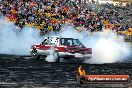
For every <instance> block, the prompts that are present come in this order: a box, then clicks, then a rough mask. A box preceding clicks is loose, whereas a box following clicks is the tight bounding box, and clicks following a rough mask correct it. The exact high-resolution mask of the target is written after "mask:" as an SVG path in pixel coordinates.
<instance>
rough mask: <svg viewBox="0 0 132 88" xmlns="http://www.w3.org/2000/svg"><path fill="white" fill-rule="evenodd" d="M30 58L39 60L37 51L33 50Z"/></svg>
mask: <svg viewBox="0 0 132 88" xmlns="http://www.w3.org/2000/svg"><path fill="white" fill-rule="evenodd" d="M31 56H32V58H33V59H39V58H40V56H39V55H38V53H37V50H35V49H33V50H32V51H31Z"/></svg>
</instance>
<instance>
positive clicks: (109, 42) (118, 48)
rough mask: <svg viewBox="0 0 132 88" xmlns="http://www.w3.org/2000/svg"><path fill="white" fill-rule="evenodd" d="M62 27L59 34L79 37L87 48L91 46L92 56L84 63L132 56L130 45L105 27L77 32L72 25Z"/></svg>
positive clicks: (117, 59)
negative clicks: (98, 30)
mask: <svg viewBox="0 0 132 88" xmlns="http://www.w3.org/2000/svg"><path fill="white" fill-rule="evenodd" d="M63 29H64V30H63ZM63 29H62V30H63V31H62V32H61V33H60V35H61V36H63V37H71V38H76V39H79V40H80V41H81V42H82V43H83V44H84V45H85V46H86V47H87V48H92V58H91V59H89V60H86V61H85V63H114V62H121V61H124V60H125V59H127V58H128V57H131V56H132V52H131V45H130V44H129V43H126V42H125V41H124V39H123V36H119V35H117V34H115V33H113V32H112V31H109V30H106V29H105V30H103V31H102V32H95V33H91V32H89V31H84V32H80V33H79V32H77V31H76V30H75V28H74V27H72V26H69V27H68V26H65V27H64V28H63ZM65 29H66V30H65Z"/></svg>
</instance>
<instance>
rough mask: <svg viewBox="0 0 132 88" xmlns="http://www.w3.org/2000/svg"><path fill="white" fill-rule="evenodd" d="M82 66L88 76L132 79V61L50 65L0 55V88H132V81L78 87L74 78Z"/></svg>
mask: <svg viewBox="0 0 132 88" xmlns="http://www.w3.org/2000/svg"><path fill="white" fill-rule="evenodd" d="M80 65H82V66H84V68H85V69H86V72H87V74H129V75H130V76H131V75H132V61H129V63H128V62H125V63H113V64H77V63H48V62H45V61H43V60H33V59H31V58H30V57H25V56H13V55H0V88H59V87H60V88H65V87H66V88H69V87H70V88H80V87H81V88H96V87H103V88H107V87H112V88H113V87H119V88H122V87H123V88H132V81H130V83H126V84H121V83H120V84H119V83H118V84H103V83H100V84H84V85H78V84H77V82H76V78H75V77H76V72H77V68H78V67H79V66H80ZM131 79H132V76H131Z"/></svg>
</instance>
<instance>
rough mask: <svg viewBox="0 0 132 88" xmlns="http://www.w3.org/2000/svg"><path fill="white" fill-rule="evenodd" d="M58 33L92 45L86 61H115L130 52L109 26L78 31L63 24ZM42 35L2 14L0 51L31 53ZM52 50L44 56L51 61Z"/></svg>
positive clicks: (52, 60) (127, 46) (41, 39)
mask: <svg viewBox="0 0 132 88" xmlns="http://www.w3.org/2000/svg"><path fill="white" fill-rule="evenodd" d="M53 35H56V34H55V33H53V32H52V33H50V34H49V35H45V36H44V37H46V36H53ZM58 36H62V37H71V38H76V39H79V40H80V41H81V42H82V43H83V44H84V45H85V46H86V47H88V48H92V51H93V53H92V58H91V59H89V60H86V61H85V63H114V62H119V61H124V60H125V59H126V58H128V57H130V56H132V52H131V45H130V44H129V43H126V42H124V40H123V37H122V36H118V35H116V34H115V33H113V32H111V31H109V30H103V31H102V32H96V33H91V32H89V31H84V32H80V33H79V32H77V31H76V30H75V28H74V27H73V26H64V27H62V29H61V31H60V32H59V34H58ZM44 37H41V36H40V34H39V32H38V31H37V30H36V29H34V28H30V27H25V28H23V29H22V30H20V29H18V27H17V26H15V25H14V24H13V23H11V22H8V21H7V20H5V19H4V18H1V19H0V54H13V55H30V48H31V46H32V45H33V44H40V42H42V41H43V39H44ZM51 51H52V50H51ZM53 51H54V50H53ZM51 53H52V54H51V55H49V56H48V57H47V58H46V60H47V61H49V62H54V60H55V59H54V56H53V52H51Z"/></svg>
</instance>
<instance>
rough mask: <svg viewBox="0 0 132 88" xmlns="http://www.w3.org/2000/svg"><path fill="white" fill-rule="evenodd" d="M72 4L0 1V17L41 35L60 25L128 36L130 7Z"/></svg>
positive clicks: (57, 0) (131, 18) (41, 0)
mask: <svg viewBox="0 0 132 88" xmlns="http://www.w3.org/2000/svg"><path fill="white" fill-rule="evenodd" d="M77 1H78V0H76V1H73V0H0V16H4V17H5V18H6V19H7V20H9V21H11V22H14V23H15V25H17V26H19V27H20V28H21V29H22V28H23V27H24V26H29V27H33V28H36V29H37V30H40V31H41V34H46V33H49V32H51V31H55V32H58V31H60V30H61V26H63V25H64V24H70V25H73V26H74V27H75V28H76V29H77V30H78V31H79V32H80V31H84V30H85V31H91V32H93V31H100V30H102V29H103V28H105V29H108V30H112V31H115V32H117V33H118V34H126V35H132V4H131V3H128V4H127V5H126V6H122V5H121V3H120V5H113V4H110V3H106V4H102V5H100V4H98V2H94V0H92V2H90V3H89V2H88V1H89V0H87V3H83V4H82V3H79V1H78V2H77Z"/></svg>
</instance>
